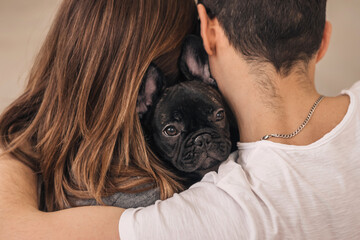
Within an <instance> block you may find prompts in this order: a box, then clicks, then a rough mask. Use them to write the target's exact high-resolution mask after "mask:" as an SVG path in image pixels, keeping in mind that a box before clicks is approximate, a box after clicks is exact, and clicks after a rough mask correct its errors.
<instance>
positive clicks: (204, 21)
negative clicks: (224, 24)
mask: <svg viewBox="0 0 360 240" xmlns="http://www.w3.org/2000/svg"><path fill="white" fill-rule="evenodd" d="M197 9H198V14H199V19H200V33H201V37H202V39H203V43H204V48H205V50H206V52H207V54H209V55H212V54H213V53H214V52H213V51H214V42H213V41H214V39H213V38H214V37H215V36H214V35H215V34H214V29H212V27H211V25H212V22H213V21H214V20H212V19H210V17H209V16H208V14H207V12H206V8H205V6H204V5H202V4H198V5H197Z"/></svg>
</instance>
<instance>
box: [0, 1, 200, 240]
mask: <svg viewBox="0 0 360 240" xmlns="http://www.w3.org/2000/svg"><path fill="white" fill-rule="evenodd" d="M195 23H196V8H195V3H194V1H193V0H97V1H85V0H64V1H63V3H62V5H61V6H60V8H59V11H58V13H57V16H56V18H55V21H54V23H53V25H52V28H51V30H50V32H49V34H48V36H47V38H46V40H45V43H44V45H43V47H42V49H41V50H40V53H39V55H38V57H37V59H36V62H35V64H34V66H33V68H32V70H31V73H30V76H29V82H28V85H27V87H26V89H25V91H24V93H23V94H22V95H21V96H20V97H19V98H18V99H17V100H15V101H14V102H13V103H12V104H11V105H10V106H9V107H8V108H7V109H6V111H5V112H4V113H3V114H2V115H1V117H0V136H1V138H0V146H1V149H2V151H3V153H4V154H2V155H1V158H0V176H1V177H0V182H1V183H0V191H1V192H2V193H1V194H0V211H1V212H2V213H1V214H0V223H1V224H0V225H3V224H4V223H5V222H6V229H9V228H14V230H15V233H14V232H11V231H10V230H3V229H4V228H0V229H1V230H0V238H1V239H4V238H5V236H6V238H7V239H9V238H8V237H9V236H13V235H11V234H19V237H21V236H27V239H28V235H27V234H28V233H29V232H27V231H30V229H31V228H32V226H39V225H40V226H43V229H42V230H39V232H36V231H35V232H34V231H33V230H32V232H33V234H34V236H33V237H35V238H39V237H40V236H44V237H46V236H47V235H46V234H49V235H50V236H51V238H54V236H55V235H52V234H55V231H52V230H54V229H53V228H52V227H54V226H56V225H59V224H61V228H62V230H63V233H65V234H68V233H69V234H70V233H71V234H73V235H71V236H73V237H75V236H76V234H80V235H79V236H81V237H83V238H85V239H86V238H87V237H86V235H84V234H89V236H91V238H92V239H94V238H96V236H99V237H101V238H104V235H103V234H104V231H106V230H108V229H111V227H114V226H115V224H117V222H118V216H120V215H119V214H120V213H121V211H120V210H117V209H116V208H109V207H93V208H78V209H68V210H65V211H59V212H55V213H48V214H45V213H42V212H40V211H38V210H37V207H38V206H39V203H38V201H39V199H40V198H38V197H37V190H36V182H39V181H40V179H42V180H43V183H44V189H43V191H42V193H43V194H44V195H43V198H42V199H43V200H44V205H43V207H44V209H46V210H47V211H49V212H52V211H56V210H61V209H65V208H68V207H71V206H72V205H73V203H72V201H71V199H72V198H74V197H75V198H83V199H86V198H95V199H96V200H97V201H98V202H99V203H101V199H102V197H106V196H109V195H112V194H114V193H116V192H134V191H138V192H139V191H145V190H148V189H149V188H155V187H159V189H160V195H161V198H162V199H165V198H168V197H170V196H172V194H173V193H175V192H178V191H180V190H181V189H182V186H181V184H180V183H178V182H177V181H176V178H175V176H174V175H173V174H172V173H171V172H169V171H168V170H166V168H164V167H163V166H162V164H161V162H160V161H159V160H158V159H157V158H156V157H155V156H154V154H153V153H152V152H151V151H150V149H149V148H148V147H147V145H146V142H145V139H144V136H143V134H142V130H141V125H140V122H139V119H138V117H137V114H136V111H135V107H136V99H137V93H138V90H139V88H140V85H141V80H142V78H143V76H144V74H145V72H146V70H147V67H148V66H149V64H150V63H151V62H154V63H155V64H156V65H157V66H158V67H159V68H160V69H161V70H162V71H163V72H164V73H165V75H166V76H167V77H168V79H173V80H176V78H177V77H178V74H179V73H178V70H177V58H178V56H179V53H180V45H181V42H182V39H183V38H184V37H185V35H187V34H188V33H190V32H192V31H193V29H194V26H195ZM16 160H18V161H16ZM15 172H16V174H14V173H15ZM34 174H36V175H34ZM38 177H39V178H38ZM18 184H22V185H21V187H19V188H18V189H16V188H15V189H14V186H16V185H18ZM134 189H135V190H134ZM79 214H80V215H82V214H86V218H82V219H80V218H77V217H76V216H79ZM65 216H66V217H65ZM83 217H84V215H83ZM112 217H113V218H112ZM116 218H117V219H116ZM19 219H22V220H21V221H20V222H19ZM96 219H98V220H96ZM114 219H116V220H115V221H114ZM62 220H63V221H66V222H67V223H68V225H67V224H65V223H64V222H63V221H62ZM80 220H81V225H82V226H83V227H81V226H79V228H78V229H77V230H71V227H72V224H80ZM95 220H96V221H95ZM99 220H100V221H99ZM111 220H112V221H111ZM84 221H86V222H84ZM92 221H95V222H96V223H95V222H92ZM71 222H72V224H71ZM90 222H92V223H93V224H94V226H92V224H91V223H90ZM99 222H101V223H102V224H99ZM109 223H111V224H110V225H109ZM20 224H21V229H22V230H23V232H22V231H16V229H17V227H20V226H19V225H20ZM112 230H114V229H112ZM115 230H116V229H115ZM7 234H8V235H7ZM22 234H24V235H22ZM56 234H59V237H64V236H62V235H61V234H62V231H57V232H56ZM97 234H98V235H97ZM107 234H110V233H109V232H107ZM112 234H114V233H112Z"/></svg>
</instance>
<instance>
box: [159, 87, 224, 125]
mask: <svg viewBox="0 0 360 240" xmlns="http://www.w3.org/2000/svg"><path fill="white" fill-rule="evenodd" d="M222 107H223V104H222V99H221V96H220V94H219V93H218V92H217V91H216V90H215V89H214V88H213V87H211V86H209V85H207V84H205V83H202V82H199V81H189V82H183V83H181V84H178V85H177V86H174V87H170V88H167V89H166V90H165V91H164V93H163V96H162V98H161V100H160V101H159V102H158V104H157V106H156V109H155V117H156V118H157V119H158V120H159V121H160V123H161V125H165V124H166V123H168V122H169V121H170V122H171V121H176V122H181V121H182V120H183V119H182V118H184V117H186V118H193V119H201V118H199V115H201V114H212V112H213V111H215V110H217V109H219V108H222ZM199 108H201V111H199V110H200V109H199ZM160 110H161V111H160ZM160 113H161V114H160Z"/></svg>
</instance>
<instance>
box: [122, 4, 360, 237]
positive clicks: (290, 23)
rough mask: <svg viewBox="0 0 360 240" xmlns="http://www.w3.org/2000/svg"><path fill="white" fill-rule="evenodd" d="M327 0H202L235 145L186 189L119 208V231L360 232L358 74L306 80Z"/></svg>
mask: <svg viewBox="0 0 360 240" xmlns="http://www.w3.org/2000/svg"><path fill="white" fill-rule="evenodd" d="M325 9H326V0H317V1H310V0H296V1H295V0H288V1H283V0H203V1H201V2H200V4H199V5H198V11H199V16H200V20H201V36H202V38H203V42H204V46H205V49H206V51H207V53H208V54H209V61H210V66H211V73H212V75H213V76H214V78H215V79H216V80H217V83H218V86H219V89H220V91H221V92H222V94H223V95H224V97H225V99H226V100H227V102H228V103H229V105H230V107H231V108H232V110H233V111H234V113H235V115H236V119H237V123H238V126H239V129H240V142H241V143H239V144H238V147H239V151H238V152H235V153H233V154H232V155H231V156H230V158H229V160H228V161H227V162H225V163H224V164H222V165H221V167H220V168H219V171H218V173H215V172H212V173H209V174H207V175H206V176H205V177H204V179H203V180H202V181H201V182H200V183H197V184H195V185H194V186H193V187H191V188H190V189H189V190H188V191H185V192H183V193H181V194H176V195H175V196H174V197H173V198H170V199H168V200H165V201H159V202H157V203H156V204H155V206H150V207H147V208H143V209H128V210H126V211H125V212H124V213H123V214H122V216H121V219H120V225H119V231H120V238H121V239H123V240H126V239H359V237H360V230H359V229H360V208H359V207H358V206H359V205H360V190H359V188H358V183H359V182H360V157H359V156H360V83H359V82H358V83H356V84H355V85H354V86H353V87H352V88H351V90H348V91H344V92H343V94H342V95H340V96H338V97H334V98H329V97H322V96H320V94H319V93H317V91H316V90H315V86H314V73H315V66H316V63H317V62H318V61H319V60H321V59H322V57H323V56H324V55H325V52H326V50H327V47H328V45H329V40H330V35H331V25H330V23H329V22H326V21H325Z"/></svg>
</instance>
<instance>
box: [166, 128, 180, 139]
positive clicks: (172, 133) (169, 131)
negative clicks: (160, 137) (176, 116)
mask: <svg viewBox="0 0 360 240" xmlns="http://www.w3.org/2000/svg"><path fill="white" fill-rule="evenodd" d="M163 133H164V134H165V135H166V136H169V137H174V136H176V135H178V133H179V131H178V130H177V129H176V127H174V126H172V125H171V126H168V127H166V128H165V129H164V131H163Z"/></svg>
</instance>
